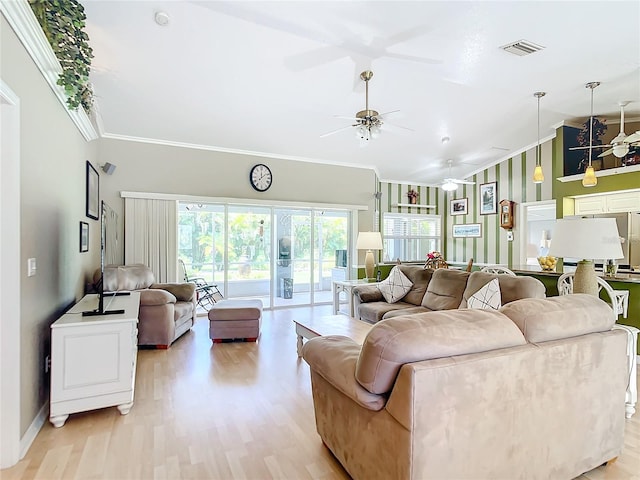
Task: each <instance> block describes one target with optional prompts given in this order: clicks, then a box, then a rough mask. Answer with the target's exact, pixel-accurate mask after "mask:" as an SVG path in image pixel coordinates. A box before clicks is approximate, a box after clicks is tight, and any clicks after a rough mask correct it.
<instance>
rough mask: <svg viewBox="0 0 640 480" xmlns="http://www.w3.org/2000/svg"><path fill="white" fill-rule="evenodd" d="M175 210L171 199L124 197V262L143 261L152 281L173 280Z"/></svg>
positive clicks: (175, 236) (175, 235)
mask: <svg viewBox="0 0 640 480" xmlns="http://www.w3.org/2000/svg"><path fill="white" fill-rule="evenodd" d="M177 212H178V202H177V201H175V200H152V199H145V198H125V199H124V225H125V227H124V231H125V239H124V260H125V264H127V265H129V264H132V263H142V264H144V265H147V266H148V267H149V268H150V269H151V271H153V274H154V275H155V278H156V282H175V281H177V280H178V278H177V217H178V215H177Z"/></svg>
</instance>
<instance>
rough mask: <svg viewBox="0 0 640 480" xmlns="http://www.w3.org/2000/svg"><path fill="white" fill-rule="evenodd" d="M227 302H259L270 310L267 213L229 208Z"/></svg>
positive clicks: (269, 229) (269, 211)
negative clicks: (257, 300)
mask: <svg viewBox="0 0 640 480" xmlns="http://www.w3.org/2000/svg"><path fill="white" fill-rule="evenodd" d="M227 238H228V241H227V265H228V270H227V272H228V273H227V290H228V295H227V297H228V298H259V299H261V300H262V304H263V305H264V307H270V306H271V294H270V293H271V292H270V289H269V288H270V278H271V240H270V239H271V209H270V208H269V207H255V206H244V205H233V206H229V210H228V221H227Z"/></svg>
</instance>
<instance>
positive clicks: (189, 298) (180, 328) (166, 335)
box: [94, 264, 196, 348]
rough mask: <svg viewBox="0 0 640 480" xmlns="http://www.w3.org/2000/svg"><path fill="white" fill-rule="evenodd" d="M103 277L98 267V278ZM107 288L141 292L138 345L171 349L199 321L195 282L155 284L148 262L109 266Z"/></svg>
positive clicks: (105, 278) (105, 285)
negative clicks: (196, 319)
mask: <svg viewBox="0 0 640 480" xmlns="http://www.w3.org/2000/svg"><path fill="white" fill-rule="evenodd" d="M99 278H100V270H97V271H96V273H95V275H94V279H96V280H97V279H99ZM104 289H105V291H109V292H118V291H134V290H136V291H140V310H139V313H138V345H146V346H155V347H157V348H168V347H169V345H171V344H172V343H173V342H174V341H175V340H176V339H177V338H179V337H180V336H181V335H183V334H184V333H186V332H188V331H189V330H190V329H191V327H192V326H193V324H194V322H195V318H196V295H195V284H193V283H155V278H154V275H153V272H152V271H151V269H149V267H147V266H146V265H140V264H133V265H122V266H107V267H105V271H104Z"/></svg>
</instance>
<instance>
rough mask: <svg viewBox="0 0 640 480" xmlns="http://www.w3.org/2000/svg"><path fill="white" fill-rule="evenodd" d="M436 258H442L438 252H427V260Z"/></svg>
mask: <svg viewBox="0 0 640 480" xmlns="http://www.w3.org/2000/svg"><path fill="white" fill-rule="evenodd" d="M436 259H442V254H441V253H440V252H436V251H433V252H429V253H427V260H436Z"/></svg>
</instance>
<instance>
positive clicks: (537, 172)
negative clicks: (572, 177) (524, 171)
mask: <svg viewBox="0 0 640 480" xmlns="http://www.w3.org/2000/svg"><path fill="white" fill-rule="evenodd" d="M546 94H547V93H546V92H536V93H534V94H533V96H534V97H536V98H537V99H538V144H537V145H536V168H535V169H534V170H533V183H542V182H544V174H543V173H542V148H541V147H540V98H542V97H544V96H545V95H546Z"/></svg>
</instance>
